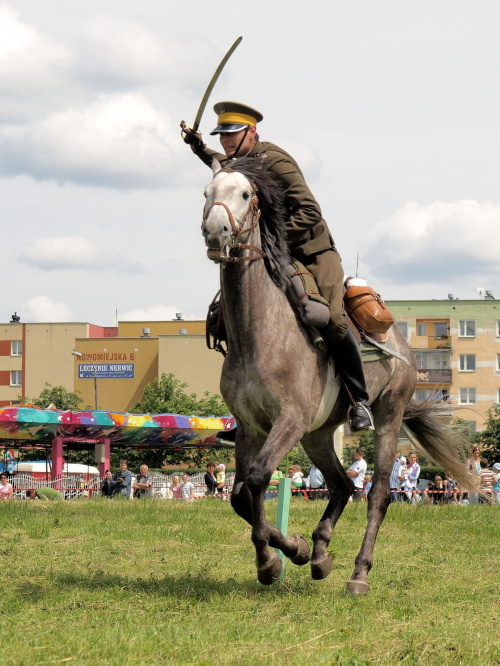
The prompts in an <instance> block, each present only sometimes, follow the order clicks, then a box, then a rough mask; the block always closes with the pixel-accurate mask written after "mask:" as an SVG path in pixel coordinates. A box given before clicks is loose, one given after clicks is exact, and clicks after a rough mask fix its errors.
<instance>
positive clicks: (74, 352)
mask: <svg viewBox="0 0 500 666" xmlns="http://www.w3.org/2000/svg"><path fill="white" fill-rule="evenodd" d="M71 353H72V354H73V356H78V358H86V359H87V360H88V361H90V362H91V363H92V367H93V368H94V390H95V408H96V409H99V407H98V400H97V370H96V367H95V365H94V361H93V360H92V359H91V358H90V356H87V354H82V353H81V352H79V351H76V349H73V351H72V352H71Z"/></svg>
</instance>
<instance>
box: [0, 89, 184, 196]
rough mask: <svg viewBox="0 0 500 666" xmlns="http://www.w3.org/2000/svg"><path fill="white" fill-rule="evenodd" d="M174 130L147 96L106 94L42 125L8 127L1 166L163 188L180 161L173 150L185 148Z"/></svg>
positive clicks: (39, 175) (64, 178) (0, 140)
mask: <svg viewBox="0 0 500 666" xmlns="http://www.w3.org/2000/svg"><path fill="white" fill-rule="evenodd" d="M172 134H173V131H172V130H171V129H170V123H169V120H168V118H167V117H166V116H165V115H164V114H161V113H160V112H158V111H157V110H156V109H155V108H154V107H153V105H152V104H151V102H150V101H149V100H148V99H147V98H146V97H144V96H143V95H141V94H123V95H104V96H102V97H100V98H99V100H98V101H97V102H95V103H94V104H91V105H89V106H87V107H84V108H78V109H77V108H71V109H67V110H66V111H63V112H61V113H58V114H55V115H52V116H51V117H49V118H47V119H46V120H44V121H42V122H40V123H38V124H32V125H30V126H27V127H21V128H12V127H11V128H7V129H5V130H4V132H3V136H2V134H0V147H1V153H0V171H3V173H4V174H6V175H17V174H29V175H32V176H33V177H34V178H36V179H40V180H43V179H54V180H57V181H59V182H76V183H80V184H84V185H97V186H103V187H115V188H142V187H144V188H157V187H162V186H164V185H166V184H167V183H168V180H169V178H172V179H173V178H174V177H175V173H176V172H175V170H174V169H173V168H172V169H171V171H170V172H169V171H168V170H167V167H166V165H167V163H168V162H170V163H171V164H173V163H174V162H175V159H173V157H172V152H173V150H176V151H180V149H181V148H182V147H183V146H182V143H181V142H180V140H178V139H177V140H176V141H175V143H174V141H173V140H172V139H171V138H170V137H172ZM178 144H181V145H180V146H179V145H178ZM169 156H170V158H169ZM168 158H169V159H168Z"/></svg>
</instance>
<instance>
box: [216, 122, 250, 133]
mask: <svg viewBox="0 0 500 666" xmlns="http://www.w3.org/2000/svg"><path fill="white" fill-rule="evenodd" d="M245 127H248V125H240V123H232V124H230V125H229V124H228V125H217V127H216V128H215V129H214V130H213V131H212V132H210V136H214V134H220V133H221V132H227V133H231V132H240V131H241V130H243V129H245Z"/></svg>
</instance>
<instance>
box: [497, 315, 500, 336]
mask: <svg viewBox="0 0 500 666" xmlns="http://www.w3.org/2000/svg"><path fill="white" fill-rule="evenodd" d="M497 338H500V319H497Z"/></svg>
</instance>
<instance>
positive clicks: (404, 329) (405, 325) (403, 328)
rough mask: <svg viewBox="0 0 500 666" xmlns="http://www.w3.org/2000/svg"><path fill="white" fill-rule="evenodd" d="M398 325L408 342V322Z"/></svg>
mask: <svg viewBox="0 0 500 666" xmlns="http://www.w3.org/2000/svg"><path fill="white" fill-rule="evenodd" d="M396 324H397V326H399V328H400V329H401V333H402V334H403V335H404V336H405V338H406V339H407V340H408V322H406V321H397V322H396Z"/></svg>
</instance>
